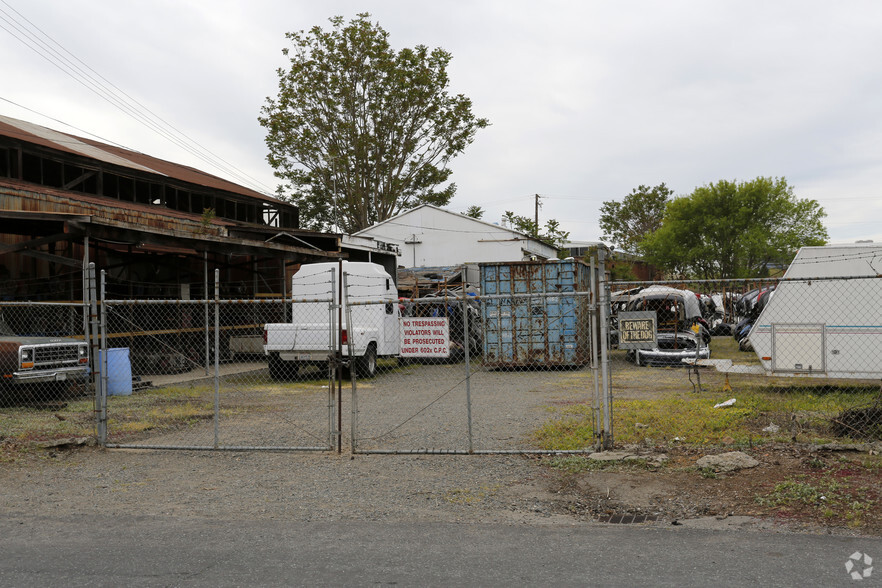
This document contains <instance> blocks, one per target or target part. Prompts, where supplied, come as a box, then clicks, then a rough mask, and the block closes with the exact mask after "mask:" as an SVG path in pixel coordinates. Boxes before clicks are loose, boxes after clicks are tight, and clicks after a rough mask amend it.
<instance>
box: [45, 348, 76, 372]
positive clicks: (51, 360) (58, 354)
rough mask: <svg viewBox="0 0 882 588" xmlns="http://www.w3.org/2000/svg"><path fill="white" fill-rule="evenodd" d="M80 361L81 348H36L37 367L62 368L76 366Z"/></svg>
mask: <svg viewBox="0 0 882 588" xmlns="http://www.w3.org/2000/svg"><path fill="white" fill-rule="evenodd" d="M78 361H79V346H78V345H76V344H72V345H47V346H45V347H43V346H37V347H34V364H36V366H37V367H41V368H48V367H62V366H65V365H71V364H73V365H76V364H77V362H78Z"/></svg>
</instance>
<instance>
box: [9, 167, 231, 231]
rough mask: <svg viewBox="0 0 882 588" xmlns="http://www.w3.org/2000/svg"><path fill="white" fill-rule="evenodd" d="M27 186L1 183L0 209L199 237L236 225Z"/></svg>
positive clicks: (10, 181)
mask: <svg viewBox="0 0 882 588" xmlns="http://www.w3.org/2000/svg"><path fill="white" fill-rule="evenodd" d="M16 184H18V186H16ZM25 186H26V184H24V183H23V182H16V181H15V180H8V179H6V180H3V181H2V183H0V210H13V211H20V212H35V213H36V212H39V213H63V214H76V215H82V216H90V217H92V218H93V219H103V220H106V221H111V222H113V223H114V224H121V225H129V226H132V227H141V228H158V229H166V230H174V231H181V232H190V233H199V234H206V233H208V234H215V235H224V234H225V233H226V231H225V229H226V228H227V227H231V226H234V225H235V223H232V222H230V221H224V220H223V219H218V218H214V219H212V222H211V224H210V225H206V224H205V223H203V222H202V219H201V217H200V216H198V215H194V214H190V213H186V212H180V211H176V210H169V209H167V208H157V207H155V206H154V207H152V206H150V205H147V204H138V203H135V202H125V201H120V200H110V199H108V198H104V197H101V196H92V195H89V194H71V193H70V192H64V191H62V190H57V189H52V188H46V187H44V186H41V187H40V190H39V192H37V191H34V190H30V189H26V188H25ZM28 187H30V186H29V185H28Z"/></svg>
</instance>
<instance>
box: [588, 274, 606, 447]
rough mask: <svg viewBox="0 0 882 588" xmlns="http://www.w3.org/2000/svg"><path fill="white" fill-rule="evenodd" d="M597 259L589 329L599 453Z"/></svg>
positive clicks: (601, 428)
mask: <svg viewBox="0 0 882 588" xmlns="http://www.w3.org/2000/svg"><path fill="white" fill-rule="evenodd" d="M597 271H598V270H597V259H596V257H592V258H591V305H590V307H589V313H590V316H591V319H590V321H589V327H588V328H590V329H591V374H592V376H593V379H594V406H593V410H592V412H593V413H594V440H595V449H597V450H598V451H599V450H600V449H602V447H603V444H602V431H603V419H602V418H601V406H602V404H603V401H602V399H601V396H600V378H599V377H598V374H597V372H598V369H599V366H598V363H597V356H598V355H599V353H600V349H598V345H599V342H598V340H597V327H598V324H597V311H598V309H599V308H600V305H599V304H598V302H597V300H598V298H599V296H598V280H597Z"/></svg>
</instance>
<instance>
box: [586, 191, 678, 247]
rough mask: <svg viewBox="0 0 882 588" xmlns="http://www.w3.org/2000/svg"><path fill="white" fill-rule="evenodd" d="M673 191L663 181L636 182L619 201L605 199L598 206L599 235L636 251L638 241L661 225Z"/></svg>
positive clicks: (617, 245)
mask: <svg viewBox="0 0 882 588" xmlns="http://www.w3.org/2000/svg"><path fill="white" fill-rule="evenodd" d="M672 194H673V191H672V190H671V189H670V188H668V187H667V186H665V185H664V183H662V184H659V185H658V186H655V187H652V188H650V187H649V186H644V185H642V184H641V185H640V186H639V187H637V188H634V189H633V190H631V193H630V194H628V195H627V196H625V198H624V199H623V200H622V201H621V202H619V201H616V200H609V201H606V202H604V203H603V204H602V205H601V207H600V229H601V230H602V231H603V236H602V237H601V239H603V240H604V241H607V242H609V243H612V244H613V245H615V246H616V247H617V248H619V249H623V250H625V251H630V252H632V253H639V252H640V242H641V241H643V239H644V238H646V236H647V235H650V234H651V233H652V232H653V231H655V230H657V229H658V228H660V227H661V224H662V217H663V216H664V214H665V206H666V205H667V203H668V202H669V201H670V198H671V195H672Z"/></svg>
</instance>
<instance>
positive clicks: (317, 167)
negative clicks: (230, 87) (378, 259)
mask: <svg viewBox="0 0 882 588" xmlns="http://www.w3.org/2000/svg"><path fill="white" fill-rule="evenodd" d="M330 22H331V25H332V27H331V29H330V30H327V31H326V30H323V29H321V28H319V27H313V28H312V29H310V30H309V31H308V32H307V31H300V32H296V33H288V34H287V35H286V38H287V39H288V40H289V41H290V43H291V47H289V48H285V49H283V53H284V55H286V56H287V57H288V58H289V61H290V63H289V67H288V68H287V69H285V68H280V69H279V70H278V75H279V94H278V96H277V97H276V98H274V99H273V98H267V102H266V104H265V105H264V107H263V108H262V109H261V114H262V116H260V117H259V121H260V124H261V125H262V126H264V127H265V128H266V131H267V135H266V144H267V146H268V147H269V155H268V156H267V160H268V161H269V163H270V164H271V165H272V166H273V168H275V175H276V177H278V178H280V179H281V180H283V181H284V182H285V183H284V184H282V185H281V186H279V188H278V195H279V196H280V197H282V198H284V199H287V200H290V201H292V202H294V203H295V204H297V205H298V206H299V207H300V217H301V225H302V226H303V227H304V228H311V229H316V230H325V229H328V228H330V227H331V226H336V227H337V228H338V229H340V230H343V231H346V232H355V231H358V230H360V229H363V228H365V227H368V226H370V225H371V224H374V223H376V222H378V221H382V220H385V219H387V218H389V217H391V216H394V215H395V214H398V213H399V212H401V211H402V210H407V209H409V208H413V207H415V206H417V205H419V204H423V203H428V204H434V205H437V206H442V205H444V204H447V203H448V202H449V201H450V199H451V198H452V197H453V195H454V192H455V190H456V185H455V184H453V183H451V184H448V185H446V186H445V187H441V188H439V186H440V185H441V184H443V183H445V182H446V181H447V180H448V179H449V177H450V174H451V170H450V169H449V168H448V167H447V164H448V163H449V162H450V160H451V159H452V158H453V157H455V156H456V155H458V154H459V153H461V152H462V151H463V150H464V149H465V148H466V146H468V145H469V144H470V143H471V142H472V141H473V140H474V136H475V133H476V132H477V130H478V129H480V128H483V127H486V126H487V125H488V124H489V123H488V121H487V119H484V118H477V117H475V116H474V115H473V114H472V104H471V101H470V100H469V99H468V98H466V97H465V96H463V95H461V94H460V95H450V94H449V93H448V91H447V86H448V76H447V65H448V63H449V62H450V60H451V54H450V53H448V52H447V51H444V50H443V49H440V48H436V49H433V50H429V49H428V48H427V47H425V46H423V45H418V46H416V47H414V48H412V49H402V50H400V51H395V50H394V49H392V47H391V46H390V44H389V41H388V36H389V34H388V33H387V32H386V31H385V30H383V28H382V27H380V25H379V24H377V23H372V22H371V21H370V15H369V14H360V15H358V17H357V18H355V19H353V20H351V21H350V22H349V23H344V21H343V18H342V17H339V16H338V17H334V18H331V19H330Z"/></svg>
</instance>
